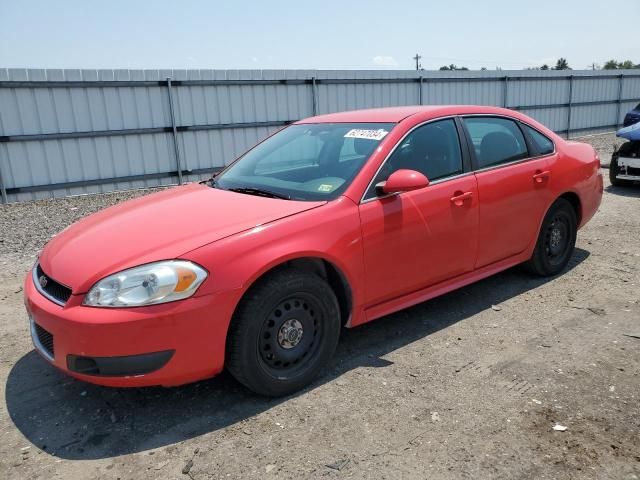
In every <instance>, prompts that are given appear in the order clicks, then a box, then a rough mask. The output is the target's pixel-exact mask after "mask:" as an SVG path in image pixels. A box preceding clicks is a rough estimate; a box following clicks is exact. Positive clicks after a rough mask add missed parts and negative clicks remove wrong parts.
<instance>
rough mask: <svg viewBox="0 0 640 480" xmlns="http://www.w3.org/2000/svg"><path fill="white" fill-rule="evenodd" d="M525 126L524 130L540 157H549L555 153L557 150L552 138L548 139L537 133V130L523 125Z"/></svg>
mask: <svg viewBox="0 0 640 480" xmlns="http://www.w3.org/2000/svg"><path fill="white" fill-rule="evenodd" d="M523 126H524V129H525V130H526V131H527V133H528V134H529V137H530V138H531V141H532V142H533V146H534V147H535V149H536V150H537V153H538V154H539V155H548V154H550V153H553V151H554V150H555V147H554V145H553V142H552V141H551V139H550V138H548V137H547V136H546V135H543V134H542V133H540V132H539V131H537V130H536V129H535V128H532V127H530V126H529V125H523Z"/></svg>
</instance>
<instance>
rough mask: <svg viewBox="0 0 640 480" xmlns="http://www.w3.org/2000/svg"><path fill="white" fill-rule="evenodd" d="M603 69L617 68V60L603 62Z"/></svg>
mask: <svg viewBox="0 0 640 480" xmlns="http://www.w3.org/2000/svg"><path fill="white" fill-rule="evenodd" d="M602 68H603V69H605V70H616V69H617V68H618V61H617V60H613V59H612V60H608V61H607V63H605V64H604V67H602Z"/></svg>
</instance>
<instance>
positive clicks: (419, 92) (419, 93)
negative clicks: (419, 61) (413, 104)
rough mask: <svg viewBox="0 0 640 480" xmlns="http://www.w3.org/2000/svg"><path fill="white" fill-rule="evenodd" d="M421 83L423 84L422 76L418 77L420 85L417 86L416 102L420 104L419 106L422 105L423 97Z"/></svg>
mask: <svg viewBox="0 0 640 480" xmlns="http://www.w3.org/2000/svg"><path fill="white" fill-rule="evenodd" d="M422 82H424V77H423V76H422V75H420V83H419V85H418V88H419V89H420V90H419V91H418V101H419V102H420V105H424V103H423V96H422Z"/></svg>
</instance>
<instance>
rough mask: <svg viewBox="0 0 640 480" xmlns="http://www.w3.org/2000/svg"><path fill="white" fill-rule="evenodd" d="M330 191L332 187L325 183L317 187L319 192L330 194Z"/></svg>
mask: <svg viewBox="0 0 640 480" xmlns="http://www.w3.org/2000/svg"><path fill="white" fill-rule="evenodd" d="M331 190H333V185H327V184H326V183H323V184H322V185H320V186H319V187H318V191H319V192H330V191H331Z"/></svg>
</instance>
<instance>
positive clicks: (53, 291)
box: [33, 264, 71, 305]
mask: <svg viewBox="0 0 640 480" xmlns="http://www.w3.org/2000/svg"><path fill="white" fill-rule="evenodd" d="M33 281H34V282H36V286H37V287H38V289H39V290H40V291H43V292H44V293H45V294H46V295H48V296H49V297H51V298H52V299H53V300H54V301H57V302H58V303H61V304H63V305H64V304H65V303H67V300H69V297H70V296H71V289H70V288H69V287H65V286H64V285H62V284H61V283H58V282H56V281H55V280H54V279H53V278H51V277H50V276H48V275H47V274H46V273H44V271H43V270H42V267H40V264H38V266H37V267H36V276H35V278H34V279H33ZM43 284H44V285H43Z"/></svg>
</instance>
